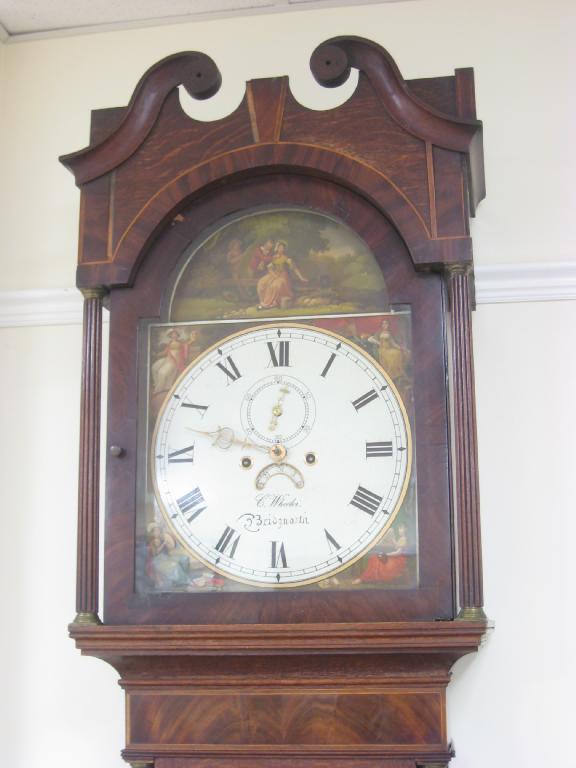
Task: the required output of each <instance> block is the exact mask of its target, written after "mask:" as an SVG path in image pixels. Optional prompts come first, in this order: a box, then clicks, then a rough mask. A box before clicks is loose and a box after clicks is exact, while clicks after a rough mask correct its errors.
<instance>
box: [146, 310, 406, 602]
mask: <svg viewBox="0 0 576 768" xmlns="http://www.w3.org/2000/svg"><path fill="white" fill-rule="evenodd" d="M410 467H411V437H410V427H409V424H408V418H407V415H406V410H405V408H404V405H403V403H402V401H401V398H400V396H399V394H398V392H397V390H396V389H395V387H394V385H393V383H392V381H391V379H390V378H389V376H388V375H387V374H386V372H385V371H384V370H383V369H382V368H381V367H380V366H379V365H378V364H377V363H376V362H375V361H374V360H373V359H372V358H371V357H370V356H369V355H367V354H366V353H365V352H364V351H363V350H362V349H361V348H360V347H358V346H357V345H355V344H353V343H351V342H350V341H348V340H346V339H344V338H342V337H340V336H338V335H337V334H334V333H332V332H329V331H326V330H322V329H319V328H316V327H312V326H306V325H298V324H287V323H286V324H285V323H282V324H273V325H272V324H271V325H266V326H260V327H257V328H251V329H249V330H246V331H243V332H241V333H237V334H234V335H232V336H230V337H228V338H226V339H225V340H223V341H222V342H220V343H219V344H218V345H217V346H216V347H213V348H211V349H209V350H208V351H207V352H205V353H204V354H203V355H202V356H201V357H199V358H198V359H197V360H195V361H194V362H193V363H192V364H191V365H190V366H189V367H188V368H187V370H186V371H185V372H184V373H183V374H182V375H181V376H180V378H179V380H178V381H177V382H176V384H175V386H174V387H173V389H172V391H171V393H170V394H169V396H168V398H167V400H166V402H165V405H164V407H163V409H162V411H161V413H160V415H159V418H158V422H157V426H156V429H155V433H154V438H153V443H152V474H153V481H154V488H155V493H156V497H157V500H158V503H159V505H160V508H161V510H162V512H163V514H164V516H165V518H166V520H167V522H168V524H169V526H170V528H171V529H172V531H173V532H174V533H175V535H176V536H177V537H178V539H179V541H180V542H181V543H182V545H183V546H184V547H185V548H186V549H188V550H189V551H190V552H191V553H192V554H193V555H194V556H195V557H197V558H199V559H200V560H201V561H203V562H204V563H205V564H206V565H208V566H209V567H210V568H212V569H214V570H215V571H218V572H220V573H221V574H224V575H225V576H227V577H230V578H232V579H235V580H238V581H242V582H245V583H249V584H252V585H256V586H260V587H295V586H299V585H304V584H310V583H313V582H317V581H320V580H322V579H325V578H327V577H328V576H331V575H333V574H335V573H337V572H338V571H340V570H342V569H344V568H346V567H347V566H349V565H351V564H352V563H353V562H355V561H356V560H357V559H358V558H359V557H361V556H362V555H363V554H364V553H365V552H366V551H367V550H368V549H370V548H371V547H372V546H373V545H374V544H375V543H376V542H377V541H378V540H379V539H380V538H381V537H382V535H383V534H384V533H385V531H386V530H387V529H388V527H389V526H390V524H391V523H392V521H393V519H394V517H395V515H396V513H397V511H398V509H399V507H400V505H401V503H402V499H403V498H404V494H405V492H406V488H407V485H408V481H409V477H410Z"/></svg>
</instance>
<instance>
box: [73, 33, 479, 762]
mask: <svg viewBox="0 0 576 768" xmlns="http://www.w3.org/2000/svg"><path fill="white" fill-rule="evenodd" d="M352 67H354V68H357V69H359V71H360V77H359V83H358V87H357V89H356V91H355V93H354V94H353V95H352V96H351V97H350V99H349V100H348V101H347V102H346V103H344V104H342V105H340V106H339V107H337V108H335V109H332V110H328V111H324V112H320V111H315V110H309V109H306V108H305V107H303V106H302V105H301V104H299V103H298V102H297V101H296V100H295V99H294V97H293V96H292V94H291V92H290V88H289V85H288V81H287V79H286V78H272V79H267V80H257V81H253V82H251V83H248V84H247V89H246V95H245V98H244V100H243V101H242V103H241V104H240V106H239V107H238V108H237V109H236V110H235V111H234V112H233V113H232V114H231V115H229V116H228V117H226V118H223V119H221V120H217V121H213V122H211V123H206V122H199V121H194V120H191V119H190V118H189V117H188V116H187V115H186V114H185V113H184V112H183V110H182V109H181V107H180V103H179V98H178V91H177V87H178V85H180V84H182V85H184V87H185V88H186V89H187V90H188V92H189V93H190V94H191V95H192V96H194V97H196V98H208V97H209V96H211V95H212V94H213V93H215V92H216V91H217V90H218V88H219V85H220V74H219V72H218V69H217V67H216V65H215V64H214V62H213V61H212V60H211V59H210V58H209V57H207V56H205V55H204V54H200V53H196V52H185V53H179V54H175V55H174V56H170V57H168V58H167V59H164V60H163V61H161V62H158V63H157V64H156V65H154V67H152V68H151V69H150V70H149V71H148V72H147V73H146V74H145V75H144V77H143V78H142V79H141V81H140V83H139V84H138V86H137V88H136V90H135V92H134V95H133V97H132V100H131V102H130V104H129V105H128V107H126V108H120V109H108V110H99V111H97V112H95V113H93V120H92V135H91V144H90V146H89V147H87V148H86V149H83V150H81V151H80V152H76V153H74V154H72V155H67V156H65V157H63V158H61V160H62V162H63V163H64V164H65V165H66V166H67V167H68V168H69V169H70V170H71V171H72V172H73V173H74V175H75V179H76V182H77V184H78V185H79V187H80V188H81V193H82V207H81V227H80V248H79V264H78V272H77V282H78V286H79V287H81V288H82V289H83V291H84V293H85V296H86V302H85V321H84V374H83V384H82V387H83V389H82V436H81V461H80V467H81V470H80V505H79V538H78V590H77V594H78V601H77V603H78V605H77V611H78V614H77V618H76V620H75V622H74V623H73V624H72V625H71V627H70V632H71V635H72V636H73V637H74V639H75V641H76V643H77V645H78V647H79V648H80V649H81V650H82V652H83V653H84V654H87V655H93V656H97V657H99V658H102V659H104V660H105V661H107V662H109V663H110V664H112V665H113V666H114V667H115V668H116V669H117V670H118V672H119V674H120V677H121V684H122V686H123V688H124V689H125V691H126V701H127V746H126V749H125V750H124V753H123V755H124V757H125V759H126V760H128V761H129V762H131V763H132V765H133V766H135V767H136V766H138V768H143V766H151V765H155V766H156V768H240V767H242V768H248V766H250V768H251V767H252V766H262V768H264V766H266V768H280V766H281V767H282V768H320V766H322V768H325V766H327V765H330V766H331V767H332V768H372V767H373V766H376V765H378V766H386V768H416V766H420V767H421V768H422V767H425V766H427V767H428V768H442V767H443V766H446V765H447V764H448V762H449V761H450V758H451V756H452V751H451V748H450V746H449V744H448V740H447V733H446V722H445V691H446V686H447V684H448V680H449V674H450V668H451V666H452V665H453V664H454V662H455V661H456V660H457V659H458V658H460V657H461V656H463V655H465V654H466V653H470V652H472V651H474V650H476V649H477V648H478V645H479V642H480V639H481V637H482V635H483V633H484V632H485V630H486V628H487V623H486V620H485V617H484V613H483V610H482V568H481V552H480V527H479V505H478V480H477V476H478V475H477V456H476V435H475V411H474V390H473V363H472V346H471V331H470V329H471V323H470V313H471V295H472V292H473V273H472V271H471V267H472V246H471V240H470V237H469V230H468V217H469V215H470V213H471V212H472V213H473V212H474V210H475V207H476V205H477V204H478V202H479V201H480V200H481V199H482V197H483V196H484V172H483V156H482V126H481V123H480V122H479V121H477V120H476V116H475V106H474V83H473V75H472V70H470V69H462V70H457V71H456V73H455V75H454V76H453V77H437V78H433V79H421V80H412V81H404V80H403V78H402V76H401V74H400V72H399V71H398V68H397V67H396V65H395V63H394V61H393V60H392V58H391V57H390V56H389V54H388V53H387V52H386V51H384V50H383V49H382V48H380V47H379V46H377V45H376V44H374V43H371V42H369V41H366V40H361V39H358V38H337V39H334V40H330V41H328V42H327V43H325V44H323V45H321V46H319V47H318V48H317V50H316V51H315V52H314V54H313V56H312V59H311V70H312V73H313V75H314V77H316V79H317V80H318V82H319V83H321V84H322V85H324V86H327V87H334V86H337V85H338V84H340V83H342V82H344V80H345V79H346V78H347V76H348V74H349V71H350V69H351V68H352ZM265 205H266V206H280V205H298V206H301V207H309V208H312V209H315V210H319V211H322V212H325V213H327V214H328V215H331V216H334V217H336V218H338V219H340V220H342V221H344V222H346V223H347V224H348V225H349V226H351V227H353V228H354V229H355V230H356V231H357V232H358V234H359V235H360V236H361V237H363V238H364V239H365V240H366V242H367V243H368V245H369V247H370V248H371V249H372V251H373V252H374V253H375V255H376V258H377V259H378V262H379V264H380V266H381V268H382V271H383V273H384V278H385V280H386V284H387V287H388V290H389V293H390V299H391V301H392V302H393V303H407V304H410V305H411V308H412V318H413V339H414V348H413V352H414V364H415V372H414V380H415V388H414V399H415V421H416V430H415V434H416V455H417V467H418V469H417V471H418V508H419V537H420V541H419V551H420V569H421V570H420V583H419V587H418V588H417V589H413V590H389V591H386V590H364V589H359V590H354V591H350V592H337V591H333V590H326V591H323V592H318V591H314V590H300V591H285V592H283V593H282V594H279V593H274V592H265V591H261V592H258V591H256V592H255V593H242V594H234V595H230V594H217V595H191V594H190V595H179V594H172V595H166V596H162V597H160V596H148V597H143V596H140V595H137V594H136V593H135V592H134V543H135V509H136V503H137V501H136V500H137V494H136V483H137V482H138V480H139V476H138V469H137V462H136V454H137V428H138V424H137V418H138V413H137V408H136V398H137V393H138V381H137V355H138V324H139V321H140V320H141V319H144V318H148V319H149V318H154V317H158V316H160V315H161V313H162V307H163V305H162V302H163V300H165V294H166V288H167V285H168V283H169V281H170V280H172V279H173V271H174V269H176V267H177V265H178V263H179V260H180V258H181V256H182V253H183V252H184V251H185V249H186V248H187V247H188V246H189V244H190V242H191V241H192V240H193V239H194V238H195V237H197V236H198V235H199V234H200V233H201V232H202V231H204V230H206V228H209V227H211V226H213V225H215V224H216V222H218V221H219V220H221V219H222V217H224V216H226V215H230V214H232V213H234V212H236V211H238V210H242V209H246V208H250V207H257V206H265ZM105 293H107V294H109V295H108V296H107V297H106V302H107V305H108V306H109V308H110V311H111V317H110V338H111V343H110V366H109V368H110V372H111V373H110V381H109V409H108V412H109V423H108V444H109V445H114V446H119V447H120V448H121V449H122V450H121V451H116V452H115V455H112V456H109V457H108V465H107V485H106V488H107V490H106V497H107V498H106V543H105V553H104V554H105V557H104V561H105V596H104V598H105V599H104V619H105V624H104V625H98V624H97V622H98V621H99V619H98V608H99V595H98V568H97V563H98V555H99V543H98V536H97V532H98V485H99V471H98V440H99V391H100V390H99V387H100V355H101V341H100V339H101V336H100V333H101V307H102V297H103V295H104V294H105ZM447 335H450V336H451V341H452V345H451V346H452V370H451V373H450V381H448V380H447V360H446V358H447V349H448V345H447V343H446V337H447ZM448 385H449V386H448ZM449 395H450V398H451V399H450V398H449ZM449 402H450V404H451V409H452V412H453V414H454V428H453V430H452V433H451V432H450V408H449ZM451 434H452V437H451ZM453 465H454V469H453ZM456 617H459V618H458V619H456ZM90 622H92V623H90Z"/></svg>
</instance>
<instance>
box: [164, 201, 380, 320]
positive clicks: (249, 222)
mask: <svg viewBox="0 0 576 768" xmlns="http://www.w3.org/2000/svg"><path fill="white" fill-rule="evenodd" d="M387 309H388V297H387V293H386V286H385V284H384V279H383V277H382V273H381V271H380V268H379V267H378V265H377V263H376V260H375V258H374V256H373V254H372V253H371V251H370V249H369V248H368V247H367V245H366V243H364V241H363V240H362V239H361V238H360V237H358V235H357V234H356V233H355V232H354V231H353V230H352V229H350V227H348V226H346V225H345V224H342V222H339V221H336V220H335V219H332V218H330V217H328V216H326V215H324V214H320V213H315V212H311V211H304V210H300V209H297V208H284V209H275V210H266V211H257V212H253V213H251V214H248V215H244V216H242V217H238V218H235V219H232V220H231V221H229V222H228V223H226V224H224V225H222V226H221V227H220V228H219V229H217V230H216V231H215V232H213V233H212V234H211V235H210V236H209V237H208V238H207V239H206V240H204V241H203V242H202V243H200V244H197V245H196V246H195V247H194V248H193V250H192V252H191V253H189V254H188V255H187V258H186V262H185V264H184V267H183V269H182V271H181V272H180V275H179V277H178V280H177V283H176V286H175V289H174V292H173V296H172V301H171V306H170V320H172V321H173V322H185V321H187V320H190V319H192V318H194V319H196V320H222V319H233V318H238V319H242V318H256V317H279V316H282V317H287V316H293V315H303V314H307V315H316V314H349V313H350V314H354V313H357V312H379V311H380V312H382V311H387Z"/></svg>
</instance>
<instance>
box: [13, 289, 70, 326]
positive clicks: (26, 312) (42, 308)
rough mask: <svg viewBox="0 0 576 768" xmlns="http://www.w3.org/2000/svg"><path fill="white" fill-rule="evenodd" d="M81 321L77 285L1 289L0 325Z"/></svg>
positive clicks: (66, 323)
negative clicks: (21, 289) (33, 288)
mask: <svg viewBox="0 0 576 768" xmlns="http://www.w3.org/2000/svg"><path fill="white" fill-rule="evenodd" d="M81 322H82V294H81V293H80V291H78V290H76V288H52V289H39V290H38V289H36V290H30V291H0V328H10V327H12V328H14V327H19V326H32V325H74V324H78V323H81Z"/></svg>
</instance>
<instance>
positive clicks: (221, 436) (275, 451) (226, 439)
mask: <svg viewBox="0 0 576 768" xmlns="http://www.w3.org/2000/svg"><path fill="white" fill-rule="evenodd" d="M186 429H187V430H188V431H189V432H195V433H196V434H197V435H206V436H207V437H213V438H214V439H213V441H212V445H214V446H216V447H217V448H222V449H223V450H228V448H230V447H232V446H233V445H240V446H242V448H248V449H249V448H252V449H254V450H256V451H262V452H263V453H267V454H268V455H269V456H270V458H271V459H272V461H274V462H280V461H282V460H283V459H284V458H285V457H286V454H287V451H286V448H285V447H284V446H283V445H281V444H280V443H274V445H272V446H270V447H269V448H268V447H267V446H265V445H258V444H257V443H253V442H252V441H251V440H249V439H248V438H247V437H244V438H242V439H240V438H238V437H236V436H235V435H234V430H233V429H232V428H231V427H218V429H215V430H204V429H193V428H192V427H186Z"/></svg>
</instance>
